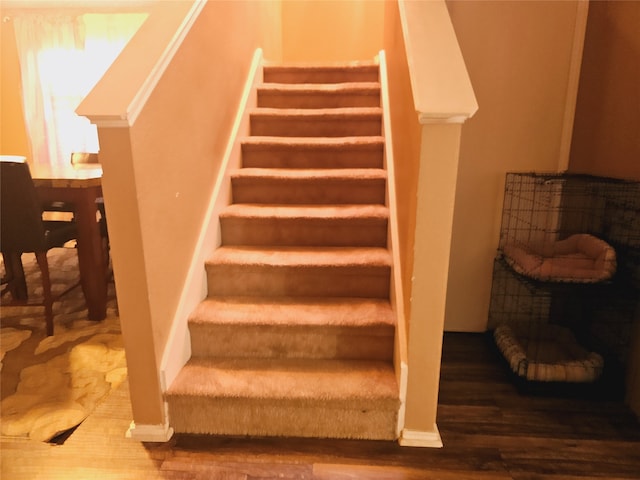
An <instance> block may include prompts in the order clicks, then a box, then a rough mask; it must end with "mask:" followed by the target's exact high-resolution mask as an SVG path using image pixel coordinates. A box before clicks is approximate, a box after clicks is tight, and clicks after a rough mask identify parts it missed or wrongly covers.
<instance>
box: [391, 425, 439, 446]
mask: <svg viewBox="0 0 640 480" xmlns="http://www.w3.org/2000/svg"><path fill="white" fill-rule="evenodd" d="M433 428H434V431H432V432H425V431H422V430H410V429H408V428H405V429H404V430H402V434H401V435H400V438H399V439H398V443H399V444H400V446H402V447H424V448H442V447H443V446H444V445H443V444H442V438H441V437H440V432H439V431H438V426H437V425H434V426H433Z"/></svg>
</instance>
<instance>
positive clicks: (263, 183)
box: [231, 178, 386, 205]
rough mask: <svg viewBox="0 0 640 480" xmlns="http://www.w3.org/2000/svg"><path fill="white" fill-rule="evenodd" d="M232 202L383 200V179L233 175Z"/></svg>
mask: <svg viewBox="0 0 640 480" xmlns="http://www.w3.org/2000/svg"><path fill="white" fill-rule="evenodd" d="M231 184H232V189H233V202H235V203H259V204H260V203H264V204H289V205H322V204H377V205H384V203H385V185H386V182H385V180H382V179H375V180H347V181H340V180H322V179H317V180H314V181H306V180H293V181H292V180H278V179H260V180H258V179H252V178H234V179H232V180H231Z"/></svg>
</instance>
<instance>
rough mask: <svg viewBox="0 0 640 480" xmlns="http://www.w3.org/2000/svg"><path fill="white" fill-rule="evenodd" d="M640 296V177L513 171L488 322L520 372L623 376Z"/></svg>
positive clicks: (548, 376)
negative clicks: (630, 178) (615, 177)
mask: <svg viewBox="0 0 640 480" xmlns="http://www.w3.org/2000/svg"><path fill="white" fill-rule="evenodd" d="M639 299H640V182H637V181H626V180H619V179H612V178H605V177H595V176H588V175H575V174H568V173H561V174H557V173H555V174H551V173H508V174H507V176H506V182H505V191H504V204H503V211H502V224H501V229H500V239H499V247H498V255H497V256H496V259H495V261H494V269H493V280H492V288H491V301H490V308H489V323H488V326H489V330H491V331H492V333H493V338H494V340H495V342H496V344H497V346H498V347H499V350H500V352H501V353H502V355H503V356H504V357H505V359H506V360H507V362H508V363H509V365H510V367H511V369H512V370H513V372H514V373H515V374H516V376H517V377H518V378H520V379H523V380H525V381H527V382H546V383H558V382H562V383H570V384H576V383H593V382H596V381H600V379H601V377H603V375H604V374H605V373H606V375H607V376H608V377H609V378H613V377H617V378H622V376H623V370H624V367H625V365H626V362H627V359H628V356H629V349H630V339H631V336H632V334H631V332H632V329H633V328H634V324H635V323H636V322H638V317H639V316H640V306H639Z"/></svg>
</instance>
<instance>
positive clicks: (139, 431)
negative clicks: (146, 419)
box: [125, 422, 173, 443]
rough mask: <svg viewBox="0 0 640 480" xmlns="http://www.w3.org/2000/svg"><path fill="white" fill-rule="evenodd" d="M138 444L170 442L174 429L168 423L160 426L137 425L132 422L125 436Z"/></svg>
mask: <svg viewBox="0 0 640 480" xmlns="http://www.w3.org/2000/svg"><path fill="white" fill-rule="evenodd" d="M125 436H126V437H127V438H130V439H132V440H135V441H137V442H158V443H161V442H168V441H169V440H170V439H171V437H172V436H173V428H171V427H170V426H169V424H168V423H165V424H160V425H139V424H138V425H136V423H135V422H131V425H130V426H129V430H127V433H126V435H125Z"/></svg>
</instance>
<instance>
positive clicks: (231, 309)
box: [189, 297, 395, 361]
mask: <svg viewBox="0 0 640 480" xmlns="http://www.w3.org/2000/svg"><path fill="white" fill-rule="evenodd" d="M394 319H395V316H394V314H393V311H392V309H391V305H390V304H389V302H388V301H387V300H381V299H366V298H326V297H324V298H299V297H209V298H207V299H206V300H204V301H203V302H202V303H201V304H200V305H199V306H198V307H197V308H196V310H195V311H194V312H193V313H192V315H191V316H190V318H189V330H190V332H191V351H192V355H193V356H194V357H207V356H208V357H238V356H240V355H242V356H243V357H260V358H323V359H365V360H366V359H370V360H387V361H391V360H392V355H393V339H394V330H395V321H394Z"/></svg>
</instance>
